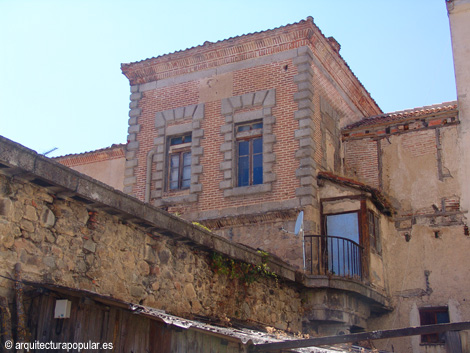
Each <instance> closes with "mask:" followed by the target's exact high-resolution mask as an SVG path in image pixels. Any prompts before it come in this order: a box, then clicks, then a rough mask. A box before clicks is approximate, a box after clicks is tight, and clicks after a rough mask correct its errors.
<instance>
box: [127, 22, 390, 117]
mask: <svg viewBox="0 0 470 353" xmlns="http://www.w3.org/2000/svg"><path fill="white" fill-rule="evenodd" d="M305 23H310V24H311V25H312V26H313V28H314V29H316V30H317V31H318V33H319V34H320V35H321V36H322V37H323V38H324V39H325V41H326V42H327V43H328V44H329V45H330V46H331V48H332V50H333V52H335V53H336V55H337V57H338V58H339V59H340V60H341V62H342V63H343V64H344V65H345V66H346V68H347V70H349V72H350V73H351V75H352V76H353V77H354V78H355V79H356V80H357V82H358V83H359V85H360V86H361V87H362V89H364V91H365V92H366V93H367V94H368V95H369V97H370V99H371V100H372V102H373V104H375V106H376V108H377V109H378V110H379V111H381V110H380V107H379V106H378V104H377V102H376V101H375V100H374V99H373V98H372V97H371V95H370V93H369V91H367V89H366V88H365V87H364V85H363V84H362V82H361V81H360V80H359V78H358V77H357V76H356V75H355V74H354V72H353V71H352V70H351V68H350V67H349V65H348V64H347V62H346V61H345V60H344V59H343V57H342V56H341V54H340V53H339V50H340V48H341V45H340V44H339V43H338V42H337V41H336V40H335V39H334V38H333V37H326V36H325V35H324V34H323V32H322V31H321V30H320V28H319V27H318V26H317V25H316V24H315V23H314V21H313V17H311V16H308V17H307V18H306V19H305V20H300V21H299V22H294V23H290V24H287V25H284V26H279V27H275V28H273V29H268V30H264V31H258V32H253V33H247V34H242V35H239V36H235V37H229V38H227V39H223V40H218V41H216V42H209V41H206V42H204V43H203V44H202V45H197V46H193V47H190V48H187V49H182V50H177V51H174V52H172V53H167V54H162V55H159V56H156V57H152V58H147V59H143V60H140V61H135V62H131V63H122V64H121V70H122V72H123V74H124V75H126V76H128V72H129V71H130V70H131V67H133V66H135V65H138V66H140V65H142V66H144V67H149V66H152V65H153V64H154V63H155V62H156V61H162V60H163V61H165V60H170V58H171V57H172V56H177V57H183V56H184V55H185V54H187V52H189V51H192V50H196V52H200V51H201V50H212V48H211V47H217V46H219V47H220V45H221V44H224V43H231V42H233V41H235V40H243V39H247V40H250V39H251V38H249V37H253V36H256V35H259V34H263V33H264V34H268V33H270V32H276V31H279V30H284V29H289V28H290V27H296V26H299V25H302V24H305ZM206 48H207V49H206ZM128 78H129V76H128Z"/></svg>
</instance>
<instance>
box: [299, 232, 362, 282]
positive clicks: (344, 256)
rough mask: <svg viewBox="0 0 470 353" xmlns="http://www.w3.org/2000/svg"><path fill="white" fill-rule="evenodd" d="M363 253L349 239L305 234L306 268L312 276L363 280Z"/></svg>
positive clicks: (360, 248)
mask: <svg viewBox="0 0 470 353" xmlns="http://www.w3.org/2000/svg"><path fill="white" fill-rule="evenodd" d="M362 252H363V247H362V246H360V245H359V244H357V243H356V242H354V241H352V240H350V239H347V238H342V237H335V236H330V235H309V234H305V267H306V271H307V272H310V274H312V275H329V276H331V275H333V276H340V277H349V278H356V279H362Z"/></svg>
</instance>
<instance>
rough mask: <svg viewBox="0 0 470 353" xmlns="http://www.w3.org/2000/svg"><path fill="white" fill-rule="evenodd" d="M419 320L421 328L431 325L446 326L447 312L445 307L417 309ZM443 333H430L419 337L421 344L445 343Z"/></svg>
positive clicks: (447, 320) (447, 321)
mask: <svg viewBox="0 0 470 353" xmlns="http://www.w3.org/2000/svg"><path fill="white" fill-rule="evenodd" d="M419 319H420V323H421V326H423V325H433V324H447V323H449V322H450V320H449V310H448V309H447V307H437V308H436V307H434V308H421V309H419ZM444 337H445V336H444V333H440V334H439V333H430V334H428V335H421V343H424V344H428V343H438V344H443V343H445V339H444Z"/></svg>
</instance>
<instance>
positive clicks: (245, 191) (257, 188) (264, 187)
mask: <svg viewBox="0 0 470 353" xmlns="http://www.w3.org/2000/svg"><path fill="white" fill-rule="evenodd" d="M270 191H271V183H269V184H259V185H252V186H241V187H237V188H233V189H227V190H224V197H236V196H245V195H253V194H262V193H265V192H270Z"/></svg>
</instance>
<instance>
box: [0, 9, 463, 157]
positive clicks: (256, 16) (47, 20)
mask: <svg viewBox="0 0 470 353" xmlns="http://www.w3.org/2000/svg"><path fill="white" fill-rule="evenodd" d="M307 16H312V17H313V18H314V22H315V23H316V24H317V26H319V27H320V29H321V30H322V32H323V34H325V35H326V36H333V37H335V39H336V40H337V41H338V42H339V43H340V44H341V52H340V53H341V55H342V56H343V58H344V59H345V60H346V62H347V63H348V64H349V66H350V67H351V69H352V70H353V72H354V73H355V74H356V76H357V77H358V78H359V80H360V81H361V82H362V83H363V84H364V86H365V87H366V89H367V90H368V91H369V92H370V93H371V95H372V97H373V98H374V99H375V100H376V101H377V103H378V104H379V106H380V107H381V108H382V109H383V110H384V111H385V112H391V111H396V110H402V109H407V108H413V107H419V106H424V105H430V104H435V103H441V102H445V101H449V100H455V99H456V92H455V79H454V71H453V63H452V51H451V41H450V31H449V21H448V17H447V12H446V8H445V1H444V0H393V1H389V0H354V1H352V0H330V1H320V0H310V1H299V0H290V1H276V0H270V1H253V0H252V1H244V0H239V1H203V0H201V1H199V2H196V1H178V0H175V1H172V2H170V1H158V0H154V1H145V0H131V1H124V0H112V1H107V0H93V1H89V0H80V1H78V0H77V1H75V0H60V1H52V0H29V1H28V0H0V45H1V54H0V135H3V136H5V137H7V138H9V139H12V140H14V141H16V142H19V143H21V144H23V145H25V146H26V147H29V148H32V149H34V150H36V151H38V152H39V153H44V152H46V151H48V150H50V149H52V148H54V147H56V148H57V150H56V151H55V152H53V153H51V154H49V156H58V155H65V154H69V153H79V152H84V151H90V150H94V149H97V148H103V147H107V146H110V145H112V144H113V143H124V142H125V141H126V137H127V120H128V111H129V108H128V105H129V83H128V81H127V79H126V78H125V77H124V76H123V75H122V73H121V70H120V64H121V63H127V62H134V61H140V60H142V59H145V58H150V57H154V56H158V55H161V54H166V53H170V52H174V51H177V50H181V49H186V48H189V47H192V46H196V45H199V44H202V43H204V41H206V40H208V41H217V40H223V39H226V38H229V37H233V36H237V35H242V34H246V33H252V32H257V31H262V30H266V29H271V28H274V27H279V26H283V25H286V24H288V23H293V22H298V21H300V20H302V19H305V18H306V17H307Z"/></svg>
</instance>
